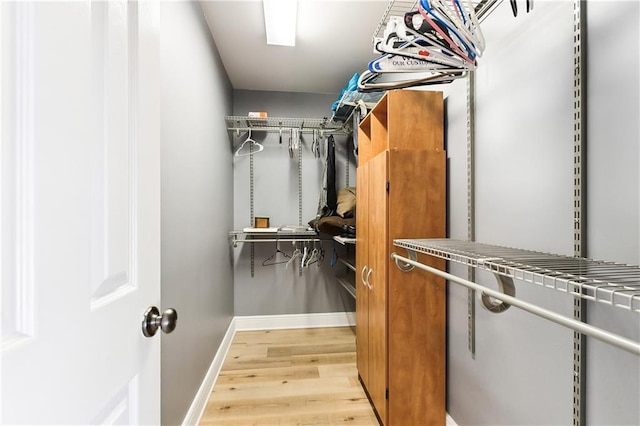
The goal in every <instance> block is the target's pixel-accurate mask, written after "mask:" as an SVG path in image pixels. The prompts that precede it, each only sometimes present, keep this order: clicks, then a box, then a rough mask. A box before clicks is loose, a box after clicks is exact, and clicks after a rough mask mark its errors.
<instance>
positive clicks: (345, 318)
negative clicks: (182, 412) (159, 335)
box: [182, 312, 356, 426]
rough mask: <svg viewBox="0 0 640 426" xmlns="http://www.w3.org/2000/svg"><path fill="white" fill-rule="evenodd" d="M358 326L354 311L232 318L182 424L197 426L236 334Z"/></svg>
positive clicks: (184, 425)
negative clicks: (286, 329)
mask: <svg viewBox="0 0 640 426" xmlns="http://www.w3.org/2000/svg"><path fill="white" fill-rule="evenodd" d="M355 324H356V314H355V312H333V313H324V314H293V315H257V316H239V317H233V319H232V320H231V323H230V324H229V328H228V329H227V332H226V333H225V335H224V338H223V339H222V343H220V347H219V348H218V352H216V355H215V356H214V357H213V362H211V366H210V367H209V370H208V371H207V374H206V375H205V377H204V380H203V381H202V384H201V385H200V389H198V392H197V393H196V396H195V398H194V399H193V402H192V403H191V407H189V411H188V412H187V415H186V416H185V418H184V420H183V421H182V424H183V426H191V425H193V426H195V425H197V424H199V423H200V419H201V418H202V415H203V414H204V410H205V408H206V407H207V401H208V400H209V396H210V395H211V392H212V391H213V387H214V386H215V384H216V381H217V380H218V375H219V374H220V370H221V369H222V364H223V363H224V359H225V357H226V356H227V352H229V348H230V347H231V342H232V341H233V336H235V335H236V331H249V330H275V329H282V328H317V327H346V326H353V325H355Z"/></svg>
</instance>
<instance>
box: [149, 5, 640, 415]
mask: <svg viewBox="0 0 640 426" xmlns="http://www.w3.org/2000/svg"><path fill="white" fill-rule="evenodd" d="M220 3H225V2H208V1H204V2H200V3H170V4H163V5H162V14H161V18H162V29H163V41H164V40H165V38H166V39H167V40H171V41H170V42H168V43H167V44H166V45H165V47H164V48H163V50H164V51H165V52H164V53H165V55H166V57H167V58H168V59H167V64H166V65H167V72H166V75H164V80H163V81H164V83H165V84H166V85H167V86H171V87H167V88H166V89H167V90H165V95H164V98H163V105H165V106H166V107H167V114H165V115H164V116H163V118H164V119H165V120H166V121H165V124H163V126H167V127H173V128H175V129H176V130H178V129H182V128H183V127H182V126H180V125H179V124H185V123H179V121H180V120H182V119H185V120H187V121H188V125H187V126H186V127H187V129H188V130H187V131H188V132H190V133H191V132H193V133H194V134H195V135H197V133H198V132H203V133H201V134H200V136H201V143H200V145H199V146H195V145H194V146H191V145H190V144H191V143H192V142H190V141H186V140H185V138H184V137H183V135H182V134H178V133H181V131H179V132H176V134H175V135H174V134H172V135H171V136H170V137H168V138H167V140H166V142H165V145H166V152H165V155H163V162H164V169H163V170H165V172H163V179H166V180H167V186H166V189H165V190H163V196H164V195H165V193H166V195H167V200H166V201H163V206H166V209H167V210H168V212H169V214H168V215H167V217H164V216H163V218H164V219H163V220H166V221H167V222H171V221H184V223H181V224H180V226H184V227H185V228H184V229H186V230H191V231H192V232H193V233H194V235H196V234H197V235H198V237H197V238H198V241H199V243H198V244H197V246H198V247H199V248H203V250H202V251H199V250H196V251H194V252H189V253H190V254H189V256H191V257H192V258H191V259H190V260H189V261H188V262H186V263H182V262H183V261H184V254H185V253H182V252H181V251H182V249H181V248H180V245H181V244H182V243H178V245H177V246H176V247H170V246H169V245H167V249H166V253H165V252H163V256H164V257H163V262H165V263H163V265H166V266H163V298H166V300H167V301H168V302H167V303H168V305H171V304H172V302H171V300H172V299H173V300H175V301H176V303H173V304H174V305H177V306H178V305H180V304H182V305H184V306H181V307H182V311H184V315H183V318H184V322H185V323H188V322H190V321H193V322H196V321H198V322H202V324H201V325H199V326H198V328H199V329H201V328H205V326H206V327H208V328H209V329H208V330H207V332H206V333H205V335H204V336H198V335H197V334H198V333H193V332H191V331H190V332H187V333H185V334H184V335H182V336H180V334H179V333H177V334H176V335H175V337H173V340H172V339H169V338H167V339H166V342H163V381H166V382H167V383H173V382H174V381H179V382H180V383H181V384H180V385H179V387H180V388H181V389H180V396H178V397H176V395H175V392H174V391H173V390H170V388H169V387H166V388H165V387H163V419H164V420H163V421H164V422H166V423H167V424H170V423H179V422H182V421H183V419H184V418H185V415H187V414H186V413H187V411H188V409H189V408H190V407H191V409H192V410H193V403H192V401H193V400H194V398H195V397H196V394H197V393H198V389H200V388H201V384H202V382H203V380H205V379H204V377H205V376H206V375H207V372H208V371H209V370H210V368H211V367H210V366H211V363H212V360H213V358H214V356H216V354H217V356H218V357H220V356H224V353H222V355H221V354H220V351H223V349H224V346H225V339H227V338H228V336H227V337H225V335H226V334H228V333H229V328H230V327H231V326H233V327H235V328H236V329H238V330H240V329H242V328H243V327H246V328H252V329H260V328H268V327H275V328H286V327H287V326H293V324H295V326H296V327H303V326H305V324H306V326H308V327H314V326H318V325H322V324H329V325H345V326H347V325H351V326H355V332H356V337H357V341H356V347H357V352H358V355H357V357H358V359H357V363H358V373H359V378H360V381H361V383H362V385H363V386H364V389H365V390H366V391H367V394H368V397H369V398H370V402H371V404H372V406H373V407H374V408H375V410H376V414H377V415H378V420H379V421H380V423H382V424H385V425H387V424H388V425H407V424H444V423H445V422H446V423H448V424H458V425H461V426H462V425H480V424H484V425H497V424H502V425H525V424H528V425H532V424H536V425H560V424H562V425H569V424H573V425H614V424H615V425H633V424H639V423H640V404H638V401H640V343H639V342H640V273H639V270H638V266H636V265H638V264H640V210H639V206H640V176H639V172H638V170H640V167H639V165H640V145H639V139H638V137H639V135H640V42H639V40H640V33H639V28H640V5H639V4H638V3H637V2H635V1H613V0H612V1H588V2H584V1H577V0H576V1H542V0H526V1H525V0H512V1H488V2H487V1H484V0H483V1H482V2H477V1H472V2H466V1H462V0H461V1H457V0H456V1H453V2H445V1H437V2H435V1H430V0H429V1H427V0H421V1H417V2H414V1H409V2H405V1H391V2H348V1H347V2H327V3H333V4H332V6H331V7H337V9H335V10H336V11H337V12H335V13H338V14H339V13H341V12H340V7H342V8H343V9H342V10H343V12H342V13H344V14H351V15H352V16H353V19H354V20H357V21H358V23H357V25H355V24H354V28H333V27H332V25H333V24H332V22H330V21H329V20H327V21H326V22H316V23H314V24H313V25H314V26H321V27H326V28H327V29H329V30H330V31H334V32H341V33H342V34H343V37H342V41H343V43H344V44H345V45H348V44H349V43H350V39H349V37H350V36H349V34H350V33H353V32H354V31H361V28H366V30H362V31H365V32H366V37H367V38H368V40H370V41H369V43H368V45H366V46H364V49H365V50H367V49H368V51H367V52H366V53H367V54H368V55H369V58H370V59H369V60H370V61H371V62H369V63H367V62H366V61H365V62H363V63H361V64H360V66H359V67H356V68H354V69H352V70H351V71H350V72H348V73H346V74H345V75H344V77H343V78H342V80H341V82H340V84H339V85H338V86H337V87H335V90H332V91H317V92H314V91H309V92H304V91H300V90H292V91H287V90H282V87H284V86H283V84H284V83H286V82H287V81H288V80H291V81H293V80H295V79H297V78H300V76H295V78H294V76H293V75H294V74H295V72H296V70H292V72H291V75H269V79H272V80H273V87H274V88H275V89H270V90H260V89H254V88H252V87H250V84H248V83H246V80H242V81H243V82H244V83H243V85H242V86H241V87H237V86H236V85H234V78H235V79H236V80H235V81H241V77H239V76H237V74H238V71H237V69H238V68H237V67H236V68H233V69H234V70H235V71H234V72H235V74H234V72H232V71H230V70H231V69H232V67H231V65H230V64H231V63H232V62H233V61H239V59H238V57H239V56H251V53H250V52H247V51H241V49H240V48H236V51H235V55H236V57H235V58H230V57H229V55H230V54H229V51H230V47H229V45H233V43H234V40H233V38H232V37H233V36H231V35H230V33H229V34H227V33H226V31H228V28H229V25H230V24H226V25H225V24H223V21H225V20H226V21H231V22H236V21H237V20H239V19H241V18H240V17H238V16H235V15H233V14H235V13H238V10H239V9H237V6H233V5H229V6H228V9H225V7H227V6H221V5H220ZM227 3H233V2H227ZM241 3H242V2H241ZM381 3H382V4H381ZM340 5H341V6H340ZM304 7H305V2H304V1H302V0H300V1H298V8H299V10H302V9H303V8H304ZM327 7H328V6H327ZM425 7H427V8H428V7H433V8H436V9H437V8H446V9H447V10H448V13H449V15H450V17H451V20H450V21H447V24H445V23H443V21H444V18H443V15H442V14H440V15H438V12H437V11H431V12H429V10H426V11H425ZM371 8H377V10H376V18H375V19H371V18H367V17H368V16H369V14H368V13H365V12H364V11H365V10H367V11H369V12H370V9H371ZM225 10H228V13H229V14H230V15H229V16H228V17H227V16H224V14H225V12H224V11H225ZM261 10H262V9H261V8H259V9H258V12H261ZM332 10H334V9H332ZM358 10H362V11H363V13H362V14H361V15H358V13H357V11H358ZM471 10H473V11H474V12H473V13H471V12H470V11H471ZM420 11H422V13H421V12H420ZM411 12H417V13H413V14H411ZM252 13H253V12H252ZM429 13H432V15H429ZM213 14H222V17H220V16H218V18H217V19H213V18H212V16H213ZM414 15H417V17H416V16H414ZM423 15H428V16H431V17H432V18H433V19H435V18H434V17H435V16H439V17H440V18H439V19H440V21H438V22H437V23H432V24H431V26H430V27H429V28H430V32H429V30H425V25H426V26H428V25H427V24H421V23H424V22H427V21H426V20H425V19H424V18H421V16H423ZM472 15H473V16H472ZM247 16H248V15H247ZM407 16H409V18H406V17H407ZM365 18H366V20H367V22H362V20H365ZM247 19H249V18H247ZM421 19H422V20H421ZM369 21H370V22H369ZM456 23H457V25H459V26H461V27H463V28H466V29H467V34H466V35H464V36H462V35H460V36H459V38H458V39H457V40H456V41H450V42H451V43H454V44H457V45H458V46H459V47H458V49H457V50H456V51H455V52H454V51H447V52H448V53H442V52H444V51H445V50H446V49H440V50H438V49H439V47H437V46H436V44H437V43H433V45H429V43H427V42H425V41H424V40H423V39H421V38H420V37H426V36H425V34H428V35H430V37H431V40H433V39H437V40H440V41H442V40H443V39H444V38H445V37H443V34H444V35H449V36H450V37H452V38H453V37H454V34H456V35H457V34H458V32H460V33H461V32H462V30H460V29H459V28H458V27H455V28H454V25H456ZM300 24H301V23H300V22H299V23H298V25H299V26H300ZM234 25H235V24H234ZM302 25H304V24H302ZM421 25H422V28H420V27H421ZM186 28H188V31H185V29H186ZM299 28H300V27H299ZM421 31H422V32H421ZM420 34H422V36H421V35H420ZM225 35H227V36H229V37H230V38H228V37H225ZM178 40H179V42H178ZM461 40H465V41H461ZM299 41H300V40H299ZM254 43H264V41H263V40H262V39H261V40H255V41H254ZM300 43H304V40H302V41H300ZM465 43H466V44H465ZM376 47H377V48H378V49H377V50H376ZM341 48H342V46H341V45H327V46H326V49H327V50H326V53H324V54H322V55H323V57H324V58H325V59H323V60H324V61H325V66H326V67H327V68H331V67H332V61H333V60H334V59H333V58H332V55H331V52H334V51H336V52H337V51H340V49H341ZM280 49H286V48H284V47H280ZM345 49H346V47H345ZM385 49H386V50H385ZM429 49H433V50H434V52H435V50H438V52H437V53H439V54H440V55H441V56H440V57H436V53H432V52H431V51H430V50H429ZM218 52H220V53H218ZM274 52H275V53H274V54H273V56H272V57H268V56H267V57H264V58H261V59H260V61H269V60H273V61H278V58H284V56H279V55H280V52H279V51H274ZM420 55H422V56H423V57H426V56H427V55H432V57H433V61H434V62H429V61H428V60H427V61H425V60H423V59H420V58H419V56H420ZM336 56H338V55H337V54H336ZM447 56H448V57H447ZM169 58H170V59H169ZM438 61H439V62H438ZM244 64H245V65H244V66H245V67H255V68H258V69H260V70H259V72H261V73H265V72H267V71H266V70H268V69H269V66H268V64H267V65H264V66H262V65H261V64H260V63H259V61H257V60H251V58H246V61H245V62H244ZM429 64H431V65H429ZM434 64H436V65H434ZM300 66H301V67H302V65H300ZM225 67H226V68H225ZM403 67H404V68H403ZM407 68H410V70H409V71H407V70H406V69H407ZM245 70H246V69H245ZM401 70H402V72H401ZM354 74H358V75H357V76H356V78H355V80H354V79H353V78H352V76H353V75H354ZM327 75H328V77H327V78H329V75H330V73H327ZM245 78H246V76H245ZM308 78H313V79H322V73H317V74H314V75H313V76H309V77H308ZM350 79H351V81H350ZM177 81H179V82H180V84H178V83H177ZM296 81H297V80H296ZM350 83H351V85H350V86H349V84H350ZM354 83H355V84H354ZM194 99H196V100H197V103H196V104H192V102H194ZM203 99H206V100H203ZM201 103H202V104H201ZM336 104H337V105H338V107H337V108H336ZM332 107H333V108H332ZM173 108H176V110H178V111H181V112H180V113H179V114H176V115H175V116H173V111H172V109H173ZM186 111H188V112H186ZM345 111H346V112H345ZM260 113H266V114H264V115H262V116H261V115H260ZM204 129H207V130H206V132H204ZM189 136H191V135H189ZM186 139H195V138H192V137H189V138H186ZM205 140H206V143H205V142H204V141H205ZM327 164H329V167H327ZM327 174H329V175H330V178H329V179H328V181H329V182H330V183H329V186H331V184H332V185H334V187H333V189H330V190H329V191H328V192H329V196H328V198H329V199H331V198H332V197H333V200H334V203H335V202H336V201H335V200H336V197H338V198H340V197H346V196H347V195H353V194H355V195H353V197H352V198H353V200H355V208H354V209H353V210H354V211H353V214H351V213H352V211H351V208H349V209H348V211H349V213H348V214H347V215H346V217H344V216H343V215H338V214H337V213H336V212H335V211H331V212H329V213H328V214H327V206H328V204H327V191H326V188H327ZM186 176H193V177H192V178H189V181H184V182H183V184H179V185H178V184H177V182H180V181H181V180H185V179H187V177H186ZM196 176H197V177H196ZM194 180H200V181H199V182H197V183H196V182H194ZM203 181H206V183H205V182H203ZM198 187H203V190H202V191H201V192H199V193H193V194H191V192H192V191H193V188H198ZM207 188H208V189H207ZM347 188H352V191H353V193H351V192H349V193H347V192H348V191H347V190H346V189H347ZM339 196H340V197H339ZM183 197H191V204H190V205H182V207H180V208H191V207H193V208H194V209H195V211H194V212H193V213H189V212H187V211H181V212H180V217H178V216H176V217H173V216H172V215H171V212H172V211H173V210H174V209H177V208H178V207H177V206H178V205H179V200H181V199H182V198H183ZM340 201H341V202H344V199H341V200H340ZM202 205H205V206H207V208H206V211H200V213H196V212H197V211H199V210H200V209H202V208H203V207H202ZM334 205H335V204H334ZM352 207H353V206H352ZM163 213H164V211H163ZM327 216H328V217H333V218H334V219H336V221H335V223H331V224H330V225H328V226H327V227H325V228H324V229H320V230H319V229H318V226H317V224H318V222H317V219H319V218H322V217H325V218H326V217H327ZM192 220H193V222H192ZM314 220H315V222H314ZM174 225H175V224H174ZM200 225H202V228H201V229H199V230H198V231H196V230H195V229H192V227H193V228H198V227H199V226H200ZM354 229H355V235H353V232H354ZM191 231H190V232H191ZM185 232H186V231H185ZM184 237H185V235H184V234H182V233H177V234H176V235H173V236H171V240H170V241H171V242H173V241H180V240H181V239H182V238H184ZM214 241H215V242H214ZM163 247H165V244H164V241H163ZM191 264H193V265H196V266H197V265H200V266H202V265H208V266H207V268H206V269H207V271H206V272H204V276H202V277H198V276H197V275H198V274H199V273H200V272H203V270H201V271H200V272H199V271H198V268H195V269H194V268H192V267H191V266H188V265H191ZM171 265H174V266H175V267H176V268H178V269H181V268H183V267H184V268H186V269H190V270H189V271H186V272H184V271H183V272H184V273H186V274H187V275H191V276H192V277H193V278H194V279H196V280H201V282H206V285H200V287H199V288H196V289H192V288H190V286H191V284H189V283H188V282H184V281H181V282H180V283H178V281H177V280H175V281H174V279H173V277H172V276H171V273H170V271H171V268H172V267H173V266H171ZM165 267H166V268H167V269H168V270H169V273H168V274H167V275H164V268H165ZM447 274H448V275H447ZM381 290H382V293H378V292H379V291H381ZM377 291H378V292H377ZM192 314H193V315H194V318H191V319H189V318H188V317H189V316H190V315H192ZM196 316H197V317H198V318H197V319H196V318H195V317H196ZM230 324H231V326H230ZM185 328H187V326H186V325H185ZM205 341H206V343H205ZM220 348H222V349H220ZM193 352H197V353H198V354H197V355H195V354H194V353H193ZM205 352H206V353H205ZM205 381H206V380H205ZM208 386H209V388H208V389H211V387H212V386H213V384H212V383H211V382H209V383H208Z"/></svg>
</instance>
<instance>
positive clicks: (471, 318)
mask: <svg viewBox="0 0 640 426" xmlns="http://www.w3.org/2000/svg"><path fill="white" fill-rule="evenodd" d="M475 93H476V73H475V71H471V72H469V74H467V239H468V240H469V241H475V240H476V203H475V167H474V164H475V158H474V145H475V111H476V96H475ZM467 279H468V280H469V281H475V280H476V269H475V268H473V267H471V266H469V267H468V268H467ZM467 293H468V294H467V305H468V306H467V340H468V343H467V345H468V349H469V352H471V357H472V358H475V356H476V292H475V290H473V289H467Z"/></svg>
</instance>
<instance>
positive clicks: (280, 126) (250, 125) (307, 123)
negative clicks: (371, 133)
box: [224, 116, 351, 135]
mask: <svg viewBox="0 0 640 426" xmlns="http://www.w3.org/2000/svg"><path fill="white" fill-rule="evenodd" d="M224 120H225V122H226V125H227V130H230V131H235V132H238V133H239V132H246V131H249V130H250V129H251V130H252V131H261V132H284V131H288V130H290V129H298V130H299V132H301V133H313V132H314V131H319V132H321V133H323V135H325V134H326V135H330V134H334V135H335V134H351V127H350V126H349V123H337V122H334V121H331V120H329V119H328V118H287V117H267V118H254V117H244V116H226V117H225V118H224Z"/></svg>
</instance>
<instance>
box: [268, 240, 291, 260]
mask: <svg viewBox="0 0 640 426" xmlns="http://www.w3.org/2000/svg"><path fill="white" fill-rule="evenodd" d="M279 256H282V257H283V258H284V260H278V259H277V258H278V257H279ZM289 259H291V256H289V255H288V254H287V253H285V252H283V251H282V250H280V243H279V242H278V241H276V251H275V252H274V253H273V254H272V255H271V256H269V257H268V258H266V259H265V260H264V261H263V262H262V266H269V265H277V264H279V263H287V262H288V261H289Z"/></svg>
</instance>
